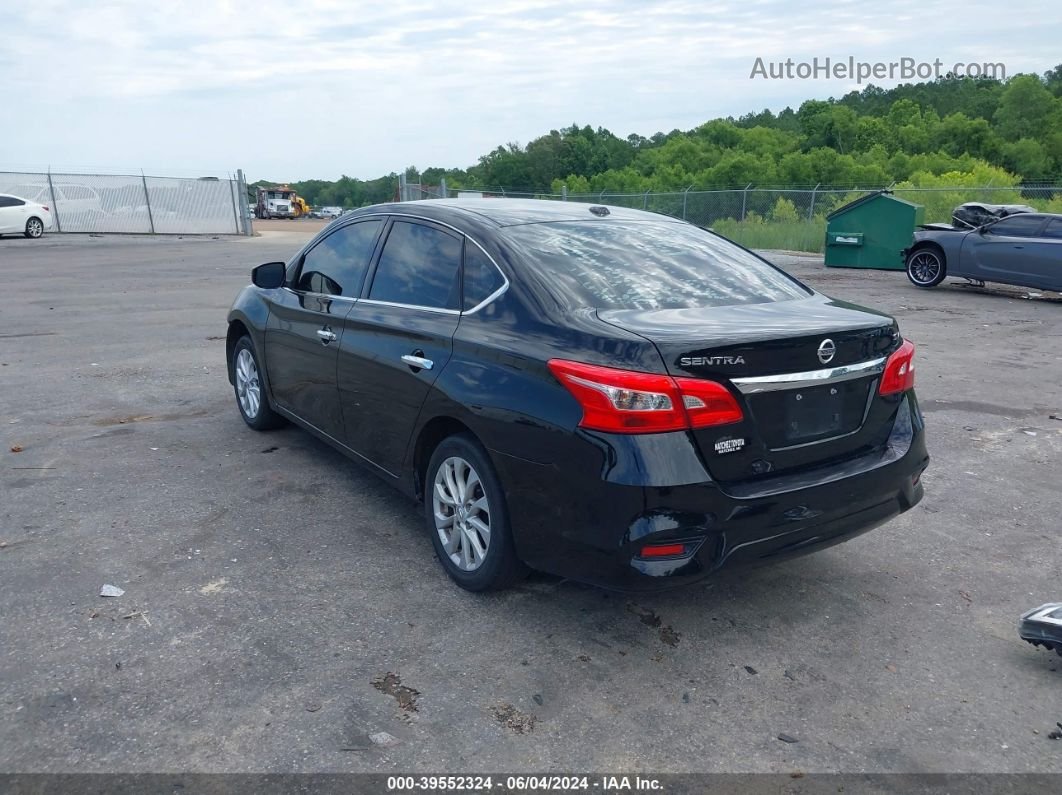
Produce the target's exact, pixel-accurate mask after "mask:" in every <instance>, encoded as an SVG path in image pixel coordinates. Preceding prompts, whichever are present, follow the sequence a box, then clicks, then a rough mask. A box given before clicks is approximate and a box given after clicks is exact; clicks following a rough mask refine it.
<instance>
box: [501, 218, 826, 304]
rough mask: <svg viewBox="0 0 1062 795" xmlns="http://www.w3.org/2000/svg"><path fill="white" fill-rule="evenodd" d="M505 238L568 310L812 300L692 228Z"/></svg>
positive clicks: (608, 225) (613, 224)
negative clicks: (525, 258)
mask: <svg viewBox="0 0 1062 795" xmlns="http://www.w3.org/2000/svg"><path fill="white" fill-rule="evenodd" d="M504 234H505V235H506V236H507V237H508V238H509V240H510V241H511V242H512V244H513V246H514V248H516V249H518V250H519V251H520V252H522V253H523V254H525V255H526V256H527V257H528V259H529V260H530V262H529V264H530V265H531V266H532V267H535V268H538V269H539V270H540V271H541V280H542V281H543V282H544V284H545V285H547V286H548V287H549V289H551V290H552V292H553V293H554V294H555V296H556V297H557V298H558V300H560V301H561V303H566V304H569V305H579V306H592V307H596V308H599V309H692V308H696V307H705V306H725V305H729V304H756V303H768V302H772V301H785V300H790V299H795V298H806V297H807V296H808V295H810V294H811V292H810V291H809V290H808V289H807V288H806V287H804V286H803V285H802V284H800V282H798V281H796V280H795V279H793V278H792V277H790V276H788V275H787V274H785V273H783V272H782V271H780V270H778V269H777V268H775V267H773V266H772V265H770V264H768V263H766V262H764V261H763V260H761V259H759V258H758V257H756V256H755V255H753V254H751V253H749V252H748V251H745V250H744V249H742V248H740V247H739V246H737V245H735V244H733V243H731V242H730V241H728V240H726V239H725V238H722V237H719V236H718V235H715V234H713V233H711V232H708V231H706V230H703V229H699V228H697V227H695V226H692V225H689V224H680V223H645V222H642V223H638V222H621V221H602V222H598V221H569V222H560V223H538V224H524V225H519V226H510V227H508V228H506V229H505V230H504Z"/></svg>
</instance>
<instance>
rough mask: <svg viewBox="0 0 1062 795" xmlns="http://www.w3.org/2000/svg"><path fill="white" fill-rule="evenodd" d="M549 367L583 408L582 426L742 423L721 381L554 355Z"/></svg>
mask: <svg viewBox="0 0 1062 795" xmlns="http://www.w3.org/2000/svg"><path fill="white" fill-rule="evenodd" d="M548 364H549V369H550V372H552V373H553V375H554V376H556V378H557V380H558V381H560V382H561V384H563V385H564V387H565V388H566V389H567V390H568V391H569V392H571V393H572V396H573V397H575V399H576V400H577V401H579V405H580V406H582V409H583V418H582V420H580V422H579V427H581V428H588V429H591V430H597V431H609V432H611V433H662V432H664V431H682V430H690V429H692V428H705V427H709V426H712V425H726V424H729V423H732V422H740V421H741V419H742V416H743V415H742V412H741V407H740V406H738V404H737V401H736V400H735V399H734V396H733V395H732V394H730V391H729V390H728V389H727V388H726V387H725V386H723V385H722V384H720V383H718V382H716V381H705V380H701V379H697V378H672V377H671V376H669V375H658V374H656V373H640V372H636V371H633V370H620V369H617V368H614V367H602V366H600V365H596V364H584V363H582V362H571V361H567V360H565V359H550V360H549V362H548Z"/></svg>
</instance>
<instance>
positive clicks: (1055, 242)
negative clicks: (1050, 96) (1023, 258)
mask: <svg viewBox="0 0 1062 795" xmlns="http://www.w3.org/2000/svg"><path fill="white" fill-rule="evenodd" d="M1035 255H1036V256H1035V260H1034V262H1033V263H1032V264H1033V267H1034V268H1035V270H1036V274H1037V282H1036V285H1037V286H1038V287H1040V288H1042V289H1044V290H1058V291H1060V292H1062V218H1052V219H1051V220H1049V221H1048V222H1047V226H1046V227H1044V230H1043V231H1042V232H1041V233H1040V237H1039V238H1038V239H1037V240H1036V245H1035Z"/></svg>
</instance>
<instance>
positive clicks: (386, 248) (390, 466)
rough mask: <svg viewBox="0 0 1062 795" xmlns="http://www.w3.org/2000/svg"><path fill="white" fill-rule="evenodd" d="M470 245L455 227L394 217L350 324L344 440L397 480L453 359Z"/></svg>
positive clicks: (343, 353) (342, 349)
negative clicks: (423, 411) (425, 408)
mask: <svg viewBox="0 0 1062 795" xmlns="http://www.w3.org/2000/svg"><path fill="white" fill-rule="evenodd" d="M463 244H464V239H463V237H462V235H461V234H460V233H458V232H456V231H455V230H453V229H450V228H448V227H445V226H442V225H439V224H434V223H431V222H430V221H426V220H420V219H415V218H409V217H396V218H394V219H393V220H392V221H391V223H390V225H389V228H388V230H387V232H386V239H385V241H384V243H383V247H382V249H381V250H380V252H379V254H378V257H377V262H376V266H375V269H374V272H373V275H372V277H371V285H370V286H369V287H368V289H367V290H366V295H365V297H364V298H362V299H361V300H360V301H358V302H357V303H356V304H354V306H353V307H352V308H351V311H350V313H349V314H347V316H346V318H345V319H344V321H343V328H344V330H343V336H342V339H341V341H340V346H339V375H338V382H339V393H340V400H341V404H342V408H343V418H344V424H345V433H346V436H345V440H344V441H345V443H346V445H347V446H348V447H350V448H351V449H353V450H354V451H356V452H357V453H359V454H360V455H363V456H365V457H366V458H368V459H369V460H370V461H372V462H373V463H375V464H376V465H378V466H380V467H381V468H383V469H385V470H387V471H388V472H391V473H392V474H396V475H397V474H398V473H399V470H400V468H401V464H402V460H403V458H404V456H405V451H406V446H407V444H408V442H409V438H410V435H411V434H412V432H413V426H414V424H415V423H416V420H417V415H418V414H419V413H420V408H421V406H422V405H423V403H424V399H425V397H427V394H428V392H429V390H430V389H431V387H432V385H433V384H434V383H435V379H436V378H437V377H438V375H439V373H440V372H441V371H442V369H443V367H445V365H446V363H447V361H448V360H449V359H450V355H451V352H452V349H453V336H454V332H455V331H456V330H457V324H458V321H459V319H460V306H461V304H460V302H461V280H460V277H461V256H462V247H463Z"/></svg>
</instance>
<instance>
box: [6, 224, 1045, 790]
mask: <svg viewBox="0 0 1062 795" xmlns="http://www.w3.org/2000/svg"><path fill="white" fill-rule="evenodd" d="M305 234H306V232H305V231H304V230H302V229H293V230H292V231H284V230H283V229H281V230H279V231H270V232H267V233H265V234H263V235H262V236H260V237H256V238H248V239H233V238H221V239H211V238H185V239H179V238H169V239H151V238H120V237H102V238H97V237H92V238H90V237H62V236H48V237H46V238H44V239H43V240H41V241H29V240H24V239H7V238H5V239H3V240H0V272H2V273H3V278H4V285H5V286H4V297H3V304H2V308H0V444H2V447H0V682H2V683H3V685H2V688H0V771H6V772H15V771H18V772H31V771H85V772H87V771H144V772H148V771H152V772H167V771H209V772H220V771H275V772H286V771H375V772H390V771H397V772H451V773H467V772H476V771H494V772H498V771H512V772H516V771H557V772H563V771H628V772H635V771H646V772H656V773H662V772H688V771H712V772H722V771H726V772H745V771H774V772H783V773H790V772H793V771H798V770H799V771H805V772H815V771H862V772H881V771H905V772H919V771H942V772H967V771H968V772H986V771H993V772H994V771H1039V772H1062V744H1060V743H1057V742H1051V741H1050V740H1048V739H1047V734H1048V732H1049V731H1050V730H1051V729H1052V728H1053V727H1054V725H1055V721H1059V720H1062V701H1060V699H1059V695H1058V694H1059V692H1060V688H1062V658H1059V657H1057V656H1055V655H1053V654H1050V653H1047V652H1044V651H1041V650H1037V649H1034V648H1032V647H1031V646H1028V645H1027V644H1025V643H1023V642H1022V641H1020V640H1019V639H1018V637H1017V632H1016V624H1017V617H1018V615H1019V614H1020V613H1021V612H1022V611H1024V610H1026V609H1028V608H1031V607H1034V606H1037V605H1039V604H1041V603H1042V602H1047V601H1062V581H1060V579H1059V572H1060V571H1062V544H1060V543H1059V535H1060V531H1062V526H1060V522H1062V519H1060V517H1062V489H1060V488H1059V483H1060V481H1062V465H1060V464H1062V421H1060V420H1059V419H1057V418H1058V417H1062V395H1060V390H1062V298H1060V297H1059V296H1057V295H1053V294H1046V295H1043V296H1039V297H1034V298H1026V297H1025V296H1026V294H1027V291H1024V290H1014V289H1009V288H1000V289H989V290H982V289H976V288H967V287H962V286H958V285H948V286H944V287H941V288H938V289H936V290H932V291H920V290H917V289H915V288H914V287H912V286H911V285H909V283H908V282H907V280H906V278H905V277H904V275H903V274H902V273H899V272H896V273H891V272H890V273H884V272H872V271H854V270H843V271H841V270H828V269H824V268H823V267H822V266H821V261H820V260H816V259H813V258H807V257H795V256H787V255H775V256H774V258H775V259H776V260H777V261H779V262H781V263H782V264H783V265H785V266H786V267H788V268H789V269H790V270H791V271H792V272H793V273H795V274H796V275H798V276H800V277H801V278H803V279H805V280H806V281H807V282H808V283H810V284H811V285H813V286H814V287H816V288H818V289H820V290H822V291H824V292H826V293H827V294H830V295H833V296H835V297H837V298H840V299H844V300H848V301H853V302H856V303H862V304H867V305H870V306H873V307H876V308H880V309H884V310H886V311H888V312H891V313H892V314H894V315H896V316H897V318H898V319H899V321H900V323H901V327H902V329H903V331H904V333H905V335H906V336H908V337H909V338H910V339H912V340H913V341H914V342H915V343H916V345H917V346H918V354H917V359H916V361H917V367H918V381H917V390H918V394H919V398H920V400H921V405H922V408H923V410H924V412H925V415H926V422H927V426H928V445H929V449H930V454H931V456H932V459H933V460H932V463H931V466H930V469H929V470H928V471H927V472H926V474H925V476H924V482H925V487H926V497H925V499H924V501H923V502H922V503H921V504H920V505H918V506H917V507H916V508H915V509H913V510H911V511H910V512H908V513H906V514H904V515H903V516H901V517H900V518H898V519H896V520H895V521H893V522H891V523H890V524H888V525H886V526H885V527H883V528H881V529H878V530H875V531H873V532H871V533H869V534H867V535H865V536H862V537H860V538H858V539H856V540H854V541H852V542H850V543H848V544H843V545H841V546H838V547H834V548H831V549H828V550H826V551H824V552H820V553H818V554H815V555H812V556H809V557H805V558H801V559H797V560H795V561H791V562H787V563H784V564H781V565H776V566H773V567H771V568H764V569H758V570H755V571H752V572H742V573H740V574H737V575H733V576H730V577H727V578H725V579H723V580H719V581H715V582H710V583H706V584H704V585H702V586H697V587H693V588H686V589H683V590H678V591H672V592H668V593H665V594H660V595H651V596H647V595H638V596H629V595H624V594H616V593H611V592H606V591H602V590H598V589H594V588H590V587H586V586H583V585H579V584H576V583H572V582H567V581H559V580H556V579H554V578H550V577H546V576H544V575H535V576H532V577H531V578H530V579H529V580H528V581H527V582H525V583H524V584H522V585H521V586H519V587H517V588H515V589H513V590H511V591H508V592H504V593H499V594H491V595H473V594H469V593H465V592H463V591H461V590H459V589H458V588H457V587H455V586H454V585H452V584H451V582H450V581H449V580H448V579H447V577H446V576H445V574H444V573H443V571H442V569H441V568H440V567H439V566H438V564H437V563H436V561H435V560H434V559H433V552H432V546H431V543H430V541H429V539H428V537H427V536H426V534H425V532H424V528H423V522H422V518H421V517H422V515H421V512H420V510H419V508H418V506H416V505H414V504H413V503H411V502H408V501H406V500H405V499H404V498H402V497H401V496H400V495H398V494H397V492H394V491H392V490H391V489H390V487H388V486H387V485H386V484H384V483H382V482H381V481H379V480H378V479H377V478H376V477H375V476H374V475H372V474H370V473H368V472H366V471H363V470H362V469H360V468H359V467H358V466H357V465H356V464H354V463H352V462H350V461H348V460H347V459H345V458H343V457H342V456H341V455H339V454H338V453H336V452H334V451H332V450H331V449H330V448H328V447H326V446H325V445H324V444H322V443H320V442H318V441H316V440H315V439H313V438H312V437H310V436H309V435H308V434H306V433H304V432H302V431H300V430H297V429H295V428H290V427H289V428H287V429H284V430H281V431H277V432H273V433H268V434H260V433H255V432H253V431H251V430H249V429H248V428H247V427H245V426H244V424H243V422H242V421H241V419H240V416H239V414H238V412H237V410H236V406H235V402H234V398H233V395H232V392H231V388H230V386H229V384H228V382H227V380H226V377H225V362H224V356H225V342H224V336H225V313H226V311H227V309H228V306H229V304H230V302H231V301H232V298H233V297H234V296H235V294H236V292H237V290H238V289H239V288H240V287H241V286H242V285H244V284H245V283H246V282H247V281H248V274H249V270H250V268H251V266H253V265H255V264H258V263H261V262H267V261H270V260H276V259H284V258H287V256H289V255H290V254H291V253H293V252H294V250H295V249H296V248H297V247H298V245H299V244H300V243H301V241H302V240H303V239H305ZM1052 415H1053V417H1052ZM15 450H18V452H14V451H15ZM103 584H112V585H115V586H117V587H119V588H121V589H124V592H125V593H124V595H123V596H121V597H118V598H102V597H100V596H99V595H98V594H99V591H100V587H101V586H102V585H103ZM381 733H386V734H387V735H389V736H390V738H391V739H388V738H387V737H382V736H381ZM779 734H785V735H788V736H789V738H790V739H795V740H797V742H794V743H790V742H783V741H780V740H779V739H778V736H779Z"/></svg>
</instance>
